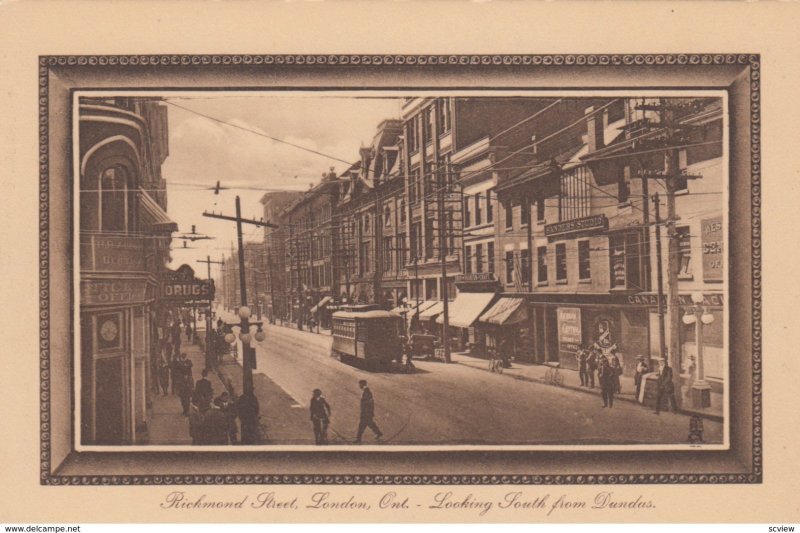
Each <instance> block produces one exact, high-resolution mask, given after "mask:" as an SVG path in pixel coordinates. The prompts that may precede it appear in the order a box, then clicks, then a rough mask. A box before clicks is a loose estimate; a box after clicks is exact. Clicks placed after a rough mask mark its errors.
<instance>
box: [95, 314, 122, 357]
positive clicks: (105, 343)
mask: <svg viewBox="0 0 800 533" xmlns="http://www.w3.org/2000/svg"><path fill="white" fill-rule="evenodd" d="M97 325H98V329H97V344H98V348H100V349H104V350H108V349H115V348H120V347H121V346H120V345H121V343H120V331H119V329H120V316H119V314H113V315H102V316H98V317H97Z"/></svg>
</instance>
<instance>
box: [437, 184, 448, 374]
mask: <svg viewBox="0 0 800 533" xmlns="http://www.w3.org/2000/svg"><path fill="white" fill-rule="evenodd" d="M438 174H439V179H438V180H436V181H437V185H438V187H439V194H438V195H437V197H438V198H437V199H438V202H437V203H438V204H439V209H438V211H439V217H438V218H439V259H440V261H441V267H442V305H443V307H444V312H443V313H442V316H443V323H442V344H443V345H444V362H445V363H449V362H450V309H449V307H450V306H449V302H448V294H447V238H446V237H447V232H446V225H447V221H446V220H445V209H444V192H445V191H444V185H445V179H444V176H443V175H442V173H441V172H438Z"/></svg>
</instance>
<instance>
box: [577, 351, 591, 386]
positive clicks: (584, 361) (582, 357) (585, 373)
mask: <svg viewBox="0 0 800 533" xmlns="http://www.w3.org/2000/svg"><path fill="white" fill-rule="evenodd" d="M575 358H576V359H577V360H578V375H579V376H580V378H581V387H587V386H589V367H588V355H587V353H586V350H584V349H583V347H582V346H581V347H580V348H578V353H577V354H575Z"/></svg>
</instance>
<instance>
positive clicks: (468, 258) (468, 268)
mask: <svg viewBox="0 0 800 533" xmlns="http://www.w3.org/2000/svg"><path fill="white" fill-rule="evenodd" d="M464 273H465V274H472V246H467V247H466V248H464Z"/></svg>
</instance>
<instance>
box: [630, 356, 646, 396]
mask: <svg viewBox="0 0 800 533" xmlns="http://www.w3.org/2000/svg"><path fill="white" fill-rule="evenodd" d="M636 361H637V362H636V373H635V374H634V375H633V384H634V385H636V399H637V400H638V399H639V392H641V390H642V380H643V379H644V375H645V374H647V372H648V371H649V370H650V369H649V368H648V366H647V363H646V362H645V359H644V356H643V355H637V356H636Z"/></svg>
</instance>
